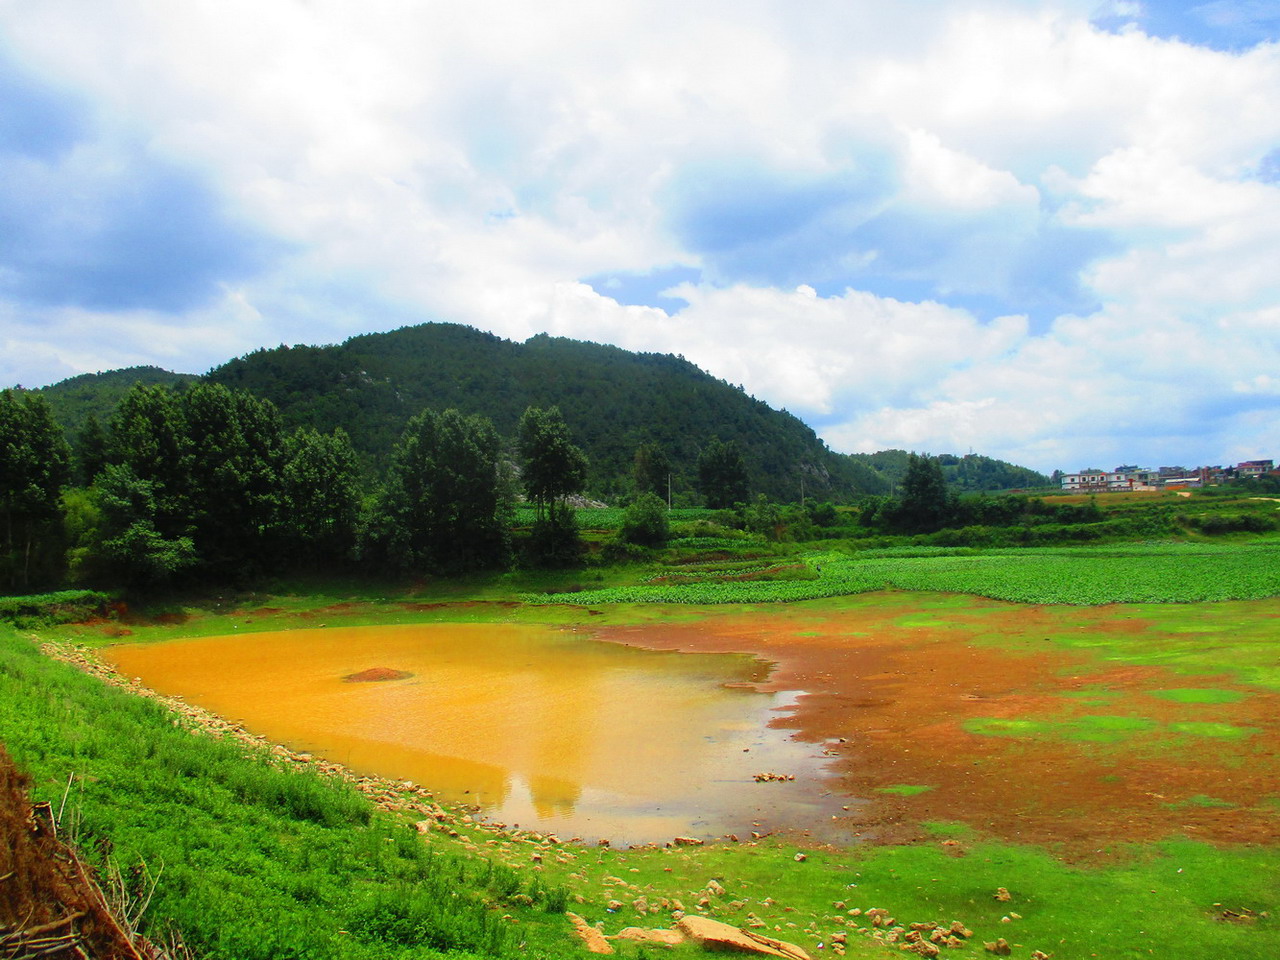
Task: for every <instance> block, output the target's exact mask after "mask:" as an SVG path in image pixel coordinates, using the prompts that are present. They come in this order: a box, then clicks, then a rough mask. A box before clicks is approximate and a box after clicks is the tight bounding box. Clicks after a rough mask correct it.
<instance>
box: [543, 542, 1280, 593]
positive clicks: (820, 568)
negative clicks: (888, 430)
mask: <svg viewBox="0 0 1280 960" xmlns="http://www.w3.org/2000/svg"><path fill="white" fill-rule="evenodd" d="M797 559H798V561H799V562H801V563H803V565H804V566H805V567H806V568H807V569H806V570H805V571H804V572H799V571H797V573H796V574H795V575H794V576H792V577H790V578H788V579H785V580H768V581H763V582H762V581H741V580H731V579H729V578H728V577H721V578H719V580H717V579H716V578H715V577H714V576H713V575H712V574H711V573H709V572H708V571H706V570H703V571H700V573H699V577H698V579H697V582H693V579H694V578H687V579H688V581H689V582H681V583H670V582H668V583H648V584H636V585H632V586H621V587H611V588H606V589H601V590H585V591H581V592H579V593H576V594H575V595H574V596H573V602H574V603H579V604H597V603H693V604H718V603H769V602H787V601H795V600H812V599H818V598H822V597H836V596H845V595H850V594H856V593H864V592H867V591H869V590H881V589H886V588H891V589H898V590H931V591H942V592H952V593H968V594H973V595H976V596H983V597H991V598H992V599H995V600H1009V601H1013V602H1017V603H1068V604H1086V605H1087V604H1102V603H1196V602H1205V601H1219V600H1250V599H1259V598H1263V597H1273V596H1277V595H1280V544H1276V543H1268V542H1262V543H1238V544H1209V543H1155V544H1118V545H1117V544H1113V545H1108V546H1105V547H1071V548H1067V547H1059V548H1046V549H1023V550H990V551H975V550H972V549H955V550H949V549H946V548H935V549H933V550H928V549H921V548H912V549H892V550H884V551H877V550H868V551H863V552H860V553H857V554H853V555H849V554H842V553H837V552H824V553H816V552H815V553H806V554H804V555H802V556H801V557H799V558H797ZM526 599H527V600H529V601H530V602H534V603H555V602H563V601H564V600H565V599H566V598H565V597H563V596H561V595H556V594H535V595H530V596H528V597H527V598H526Z"/></svg>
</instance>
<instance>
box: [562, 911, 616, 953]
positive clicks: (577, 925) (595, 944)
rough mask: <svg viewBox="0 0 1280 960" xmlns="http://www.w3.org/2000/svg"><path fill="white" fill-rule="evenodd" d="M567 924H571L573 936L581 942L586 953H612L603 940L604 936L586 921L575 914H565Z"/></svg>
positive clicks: (608, 945) (606, 942)
mask: <svg viewBox="0 0 1280 960" xmlns="http://www.w3.org/2000/svg"><path fill="white" fill-rule="evenodd" d="M565 916H566V917H568V918H569V922H570V923H572V924H573V933H574V935H575V936H576V937H577V938H578V939H579V940H581V941H582V942H583V944H584V945H585V946H586V948H587V951H588V952H590V953H613V947H612V946H610V944H609V941H608V940H606V939H605V937H604V934H603V933H601V932H600V931H599V930H597V929H596V928H595V927H593V926H591V924H589V923H587V921H585V920H583V919H582V918H581V917H580V916H578V915H577V914H576V913H566V914H565Z"/></svg>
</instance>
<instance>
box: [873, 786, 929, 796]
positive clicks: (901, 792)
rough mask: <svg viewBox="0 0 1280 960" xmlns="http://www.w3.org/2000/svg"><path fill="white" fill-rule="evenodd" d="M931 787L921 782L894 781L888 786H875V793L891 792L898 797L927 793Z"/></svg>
mask: <svg viewBox="0 0 1280 960" xmlns="http://www.w3.org/2000/svg"><path fill="white" fill-rule="evenodd" d="M932 789H933V787H932V786H930V785H929V784H923V783H895V784H893V785H892V786H889V787H876V793H891V794H893V795H895V796H898V797H914V796H916V795H917V794H920V793H928V792H929V791H930V790H932Z"/></svg>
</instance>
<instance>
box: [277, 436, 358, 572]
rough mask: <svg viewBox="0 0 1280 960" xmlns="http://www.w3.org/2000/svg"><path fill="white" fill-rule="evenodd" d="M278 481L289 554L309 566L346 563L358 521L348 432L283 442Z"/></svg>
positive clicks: (353, 459) (355, 471)
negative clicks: (280, 487)
mask: <svg viewBox="0 0 1280 960" xmlns="http://www.w3.org/2000/svg"><path fill="white" fill-rule="evenodd" d="M281 480H282V483H283V490H282V492H281V503H282V505H283V507H284V516H283V519H282V523H281V529H282V534H283V537H284V542H285V545H286V549H287V553H288V555H289V556H290V557H291V558H293V559H294V560H295V561H296V562H300V563H302V564H304V565H306V566H311V567H322V566H326V565H329V566H332V565H335V564H337V565H341V564H343V563H345V562H346V561H348V560H350V559H351V553H352V550H353V549H354V548H355V543H356V529H357V525H358V522H359V519H360V474H359V469H358V467H357V465H356V455H355V451H354V450H352V449H351V440H350V438H349V437H348V436H347V434H346V431H345V430H343V429H342V428H341V427H339V428H338V429H336V430H334V431H333V433H320V432H319V431H318V430H313V429H309V428H302V429H299V430H296V431H295V432H294V433H293V434H292V435H291V436H289V437H288V438H287V439H286V440H285V445H284V468H283V471H282V473H281Z"/></svg>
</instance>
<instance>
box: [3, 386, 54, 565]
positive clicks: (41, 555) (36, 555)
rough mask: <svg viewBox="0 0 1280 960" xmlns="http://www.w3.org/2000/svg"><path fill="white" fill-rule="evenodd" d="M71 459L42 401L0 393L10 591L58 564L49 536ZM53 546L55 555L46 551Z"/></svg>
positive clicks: (32, 396) (31, 396)
mask: <svg viewBox="0 0 1280 960" xmlns="http://www.w3.org/2000/svg"><path fill="white" fill-rule="evenodd" d="M70 459H71V458H70V451H69V450H68V449H67V442H66V440H65V439H64V438H63V435H62V430H61V429H60V428H59V427H58V424H57V423H56V422H55V421H54V419H53V413H52V412H51V411H50V409H49V404H48V402H47V401H46V400H45V399H44V397H42V396H40V395H39V394H35V393H26V392H23V393H21V394H18V393H15V392H14V391H13V390H2V391H0V524H3V526H0V535H2V536H3V538H4V541H3V542H4V555H3V557H0V562H3V571H4V578H5V580H6V582H7V583H8V585H9V586H10V587H11V588H12V587H19V588H22V589H26V588H27V587H28V586H29V585H30V583H31V581H32V579H33V575H35V574H38V573H40V572H41V571H43V572H44V573H45V574H47V575H51V574H52V573H53V568H54V567H56V566H58V565H59V564H60V559H61V557H60V554H61V549H60V540H57V539H56V538H52V537H51V535H52V534H53V532H54V531H55V528H56V521H57V519H58V517H59V516H60V513H61V501H60V497H61V493H62V488H63V486H65V485H66V483H67V480H68V477H69V475H70ZM55 542H56V543H57V544H58V549H57V550H56V551H55V550H51V549H50V545H51V544H52V543H55ZM55 553H56V554H57V556H55V555H54V554H55Z"/></svg>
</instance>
